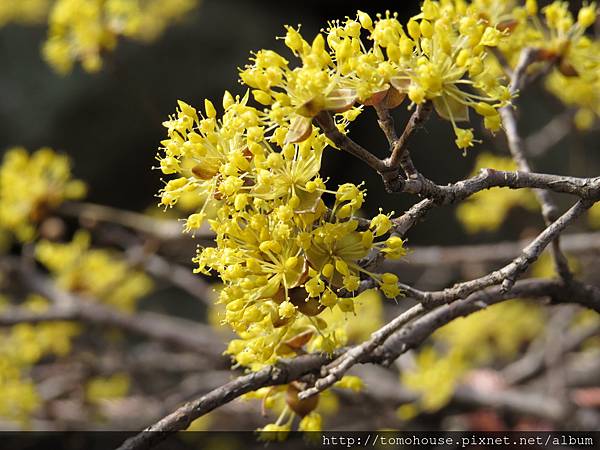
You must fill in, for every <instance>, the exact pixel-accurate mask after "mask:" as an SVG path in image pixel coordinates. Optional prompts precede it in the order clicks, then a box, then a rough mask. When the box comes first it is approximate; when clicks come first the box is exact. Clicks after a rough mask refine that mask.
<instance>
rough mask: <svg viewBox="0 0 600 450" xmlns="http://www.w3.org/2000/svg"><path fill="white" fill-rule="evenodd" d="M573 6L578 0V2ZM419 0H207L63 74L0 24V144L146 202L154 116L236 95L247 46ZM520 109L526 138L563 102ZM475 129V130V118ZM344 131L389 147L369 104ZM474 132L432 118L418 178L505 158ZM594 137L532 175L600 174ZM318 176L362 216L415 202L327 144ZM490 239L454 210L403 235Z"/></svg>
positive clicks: (423, 240)
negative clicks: (360, 201)
mask: <svg viewBox="0 0 600 450" xmlns="http://www.w3.org/2000/svg"><path fill="white" fill-rule="evenodd" d="M3 1H6V0H3ZM9 1H18V0H9ZM571 3H573V5H574V6H575V3H576V2H571ZM418 5H419V2H418V1H414V0H411V1H396V2H389V1H369V2H366V1H364V0H363V1H358V0H356V1H347V0H346V1H340V0H328V1H304V2H275V1H257V0H254V1H248V0H243V1H242V0H237V1H236V0H204V1H203V2H202V3H201V5H200V7H199V8H198V9H197V10H196V11H195V12H194V13H193V14H190V15H189V16H188V17H186V18H185V20H183V21H182V22H181V23H178V24H175V25H173V26H171V27H170V28H169V29H168V30H167V32H166V33H165V34H164V35H163V36H162V37H161V38H159V39H158V41H156V42H155V43H153V44H150V45H144V44H139V43H136V42H133V41H130V40H120V41H119V45H118V47H117V50H116V51H115V52H114V53H111V54H109V55H107V57H106V59H105V64H104V68H103V70H102V71H101V72H100V73H98V74H88V73H85V72H84V71H83V70H82V69H80V68H76V69H75V70H74V71H73V73H71V74H70V75H67V76H64V77H62V76H60V75H57V74H55V73H54V72H53V71H52V69H51V68H50V67H49V66H47V65H46V63H45V62H44V61H43V60H42V59H41V56H40V47H41V45H42V43H43V41H44V39H45V34H46V29H45V27H44V26H39V27H22V26H17V25H11V26H7V27H5V28H3V29H0V61H1V62H0V151H2V152H4V151H5V150H6V149H7V148H10V147H11V146H14V145H23V146H25V147H26V148H27V149H28V150H30V151H32V150H35V149H37V148H39V147H41V146H44V145H48V146H51V147H53V148H55V149H57V150H60V151H63V152H66V153H68V154H69V155H71V157H72V159H73V161H74V167H75V169H74V171H75V174H76V176H78V177H80V178H83V179H84V180H86V181H87V182H88V183H89V185H90V196H89V200H90V201H93V202H99V203H104V204H108V205H112V206H116V207H120V208H126V209H131V210H143V209H145V208H147V207H148V206H149V205H153V204H156V203H157V199H156V198H155V197H154V196H155V194H156V192H157V191H158V189H159V188H160V186H161V182H160V177H161V174H160V172H159V171H156V170H151V169H150V168H151V167H152V166H153V165H154V164H156V161H155V154H156V149H157V147H158V144H159V141H160V140H161V139H163V138H164V136H165V132H164V128H163V127H162V126H161V122H162V121H163V120H166V119H167V116H168V115H169V114H171V113H173V112H174V110H175V107H176V100H177V99H182V100H184V101H186V102H188V103H190V104H192V105H195V106H197V107H201V106H202V104H203V99H204V98H210V99H213V101H214V103H215V104H216V105H220V99H221V98H222V94H223V92H224V90H226V89H227V90H230V91H231V92H232V93H234V94H235V93H243V92H244V90H245V88H244V87H242V86H241V85H240V84H239V83H238V81H237V73H238V71H237V68H238V67H242V66H243V65H244V64H246V62H247V59H248V56H249V52H250V51H251V50H257V49H260V48H273V49H278V50H281V51H283V52H286V50H287V49H284V48H283V44H282V42H281V41H277V40H276V39H275V36H283V35H284V34H285V31H284V29H283V25H284V24H290V25H296V24H302V32H303V34H304V36H305V38H306V39H307V40H309V41H310V40H311V39H312V37H313V36H314V34H315V33H316V32H318V30H319V29H320V28H321V27H324V26H326V23H327V20H328V19H333V18H340V19H343V18H344V17H345V16H352V17H354V16H355V13H356V10H357V9H363V10H365V11H368V12H369V13H371V14H374V13H376V12H384V11H385V9H386V8H392V9H393V10H394V11H397V12H398V13H399V14H400V17H401V19H406V18H407V17H409V16H410V15H412V14H415V13H416V12H417V11H418ZM285 54H287V53H285ZM521 106H522V110H521V119H522V120H521V127H522V130H523V134H524V135H527V134H528V133H530V132H533V131H535V130H536V129H538V128H539V127H540V126H542V125H543V124H545V123H546V122H547V121H548V120H550V119H551V117H552V116H553V115H554V114H556V113H557V112H559V111H561V110H562V109H563V107H562V106H561V105H560V104H559V103H558V102H557V101H556V100H555V99H553V98H552V97H550V96H549V95H548V94H546V93H544V91H543V90H541V89H539V88H538V89H534V90H532V91H529V92H527V93H526V94H525V95H524V97H523V99H522V102H521ZM395 114H396V116H397V119H398V121H397V124H398V126H400V125H401V124H402V123H403V122H404V121H406V119H407V117H408V116H407V112H406V107H405V105H402V106H401V107H400V108H399V109H398V111H396V113H395ZM473 126H474V127H475V128H476V130H477V129H478V128H479V124H477V123H474V124H473ZM352 133H353V134H352V136H353V137H354V138H355V139H356V140H357V141H358V142H360V143H362V144H363V145H365V146H366V147H367V148H369V149H371V150H372V151H373V152H374V153H377V154H379V155H383V154H384V152H385V151H386V148H387V146H386V143H385V141H384V138H383V135H382V133H381V132H380V131H379V129H378V127H377V125H376V123H375V121H374V114H373V113H372V112H371V111H368V112H367V113H365V114H363V115H362V116H361V117H360V119H359V120H358V121H357V122H355V124H354V125H353V127H352ZM478 133H479V136H478V137H481V136H482V135H483V136H485V138H484V143H483V144H480V145H478V146H476V147H475V148H473V149H471V151H470V152H469V154H468V155H467V156H465V157H463V156H462V155H461V153H460V151H459V150H458V149H457V148H456V147H455V146H454V143H453V140H454V135H453V133H452V128H451V126H450V124H449V123H447V122H442V121H440V120H439V119H437V118H434V119H433V120H430V123H429V124H428V126H427V128H426V130H424V131H422V132H420V133H419V134H418V135H417V136H415V137H414V138H413V143H412V152H413V158H414V160H415V164H416V165H417V167H418V168H419V169H420V170H421V171H422V172H423V173H424V174H425V175H426V176H428V177H430V178H432V179H434V180H435V181H437V182H438V183H447V182H450V181H453V180H457V179H459V178H462V177H465V176H466V175H467V174H468V173H469V172H470V170H471V168H472V166H473V161H474V158H475V157H476V155H477V154H478V152H481V151H483V150H492V151H496V152H498V153H501V154H502V153H503V154H506V147H505V143H504V140H503V139H502V137H501V136H499V137H497V138H496V139H492V138H491V136H489V135H485V132H484V131H478ZM597 137H598V136H597V134H596V135H594V134H587V135H575V136H572V137H569V138H568V139H566V140H563V141H562V143H561V144H560V145H558V146H556V148H554V149H553V150H552V151H551V152H549V153H547V154H546V155H544V157H543V158H542V159H541V160H534V161H533V166H534V168H535V169H536V170H537V171H547V172H556V173H564V174H570V175H579V176H585V175H597V173H598V172H599V170H598V168H599V167H600V155H599V154H598V152H597V151H592V149H594V148H595V149H597V147H598V146H597ZM585 149H587V150H585ZM323 173H324V175H325V176H329V177H331V182H330V185H333V186H335V185H337V184H338V183H343V182H346V181H352V182H356V183H358V182H360V181H363V180H365V181H366V182H367V186H368V192H369V197H368V202H367V204H366V208H365V213H366V214H373V213H375V212H376V211H377V210H378V208H379V207H383V209H384V210H385V211H391V210H395V211H396V212H397V213H398V212H401V211H403V210H404V209H406V208H407V207H408V206H409V205H410V204H412V203H413V202H414V201H415V200H416V199H415V198H414V197H412V196H409V195H389V194H386V193H385V191H384V190H383V187H382V183H381V181H380V179H379V178H378V177H377V176H375V175H373V174H371V173H369V171H368V169H367V168H366V166H365V165H363V164H362V163H361V162H360V161H357V160H354V159H353V158H352V157H350V156H348V155H345V154H341V153H339V152H337V151H335V150H330V151H328V152H326V154H325V158H324V170H323ZM524 221H525V222H527V224H529V223H531V224H532V225H534V226H541V225H542V223H541V220H540V219H539V217H538V216H537V215H536V214H534V213H527V212H525V211H520V210H519V211H516V212H515V213H514V214H512V217H511V218H510V220H509V221H508V223H507V224H505V225H504V226H503V229H502V230H500V232H499V234H500V235H501V237H502V238H506V239H509V238H515V237H518V236H519V232H520V230H522V229H523V227H524ZM440 224H442V225H441V226H440ZM492 237H494V238H498V236H491V235H486V234H480V235H477V236H465V234H464V233H463V231H462V229H461V227H460V225H459V224H458V223H457V222H456V220H455V219H454V211H453V208H450V207H447V208H441V209H439V210H436V211H434V212H433V213H432V214H431V216H430V217H429V220H428V221H426V222H424V223H422V224H421V225H420V226H419V227H417V228H416V229H415V230H414V232H412V234H411V235H410V240H411V243H413V244H414V243H419V244H429V245H431V244H449V243H453V242H461V243H467V242H469V241H471V242H475V241H483V240H490V239H491V238H492Z"/></svg>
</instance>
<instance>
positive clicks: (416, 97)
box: [240, 0, 511, 149]
mask: <svg viewBox="0 0 600 450" xmlns="http://www.w3.org/2000/svg"><path fill="white" fill-rule="evenodd" d="M459 3H460V2H459ZM505 39H507V33H505V32H503V31H500V30H498V29H497V28H496V27H494V26H490V25H489V24H488V23H487V22H486V21H483V20H481V18H480V16H479V13H478V11H476V10H471V9H465V8H461V7H460V6H459V5H454V3H453V2H433V1H429V0H428V1H425V2H424V3H423V5H422V9H421V13H420V14H418V15H416V16H414V17H413V18H412V19H410V21H409V22H408V23H407V24H405V25H402V24H401V23H400V22H399V21H398V20H397V17H396V15H391V14H390V13H389V12H388V13H386V15H385V16H381V15H378V16H377V17H376V18H375V19H372V18H371V17H370V16H369V15H368V14H366V13H364V12H359V13H358V14H357V17H356V18H355V19H347V20H345V21H344V22H338V21H334V22H330V24H329V27H328V28H327V30H325V31H324V32H323V33H321V34H318V35H317V36H316V37H315V38H314V39H313V40H312V42H311V43H309V42H307V41H306V40H305V39H304V38H303V36H302V35H301V34H300V31H299V29H296V28H293V27H287V33H286V35H285V39H284V42H285V44H286V45H287V47H289V49H290V50H291V51H292V53H293V54H294V55H295V56H296V57H298V58H299V59H300V64H297V63H296V62H294V63H290V62H288V60H287V59H285V58H284V57H283V56H281V55H279V54H277V53H275V52H273V51H271V50H260V51H258V52H256V53H255V54H254V55H253V57H252V61H251V64H249V65H248V66H246V68H245V69H244V70H242V72H241V74H240V77H241V80H242V82H243V83H244V84H246V85H248V86H250V87H251V88H252V89H253V91H252V93H253V95H254V98H255V99H256V101H258V102H259V103H261V104H262V105H265V106H269V110H268V121H267V123H269V124H270V125H272V126H277V127H281V128H283V130H284V131H285V133H283V132H281V135H282V136H283V135H285V142H301V141H303V140H304V139H307V138H308V137H309V136H310V134H311V127H312V119H313V118H314V117H315V116H317V115H318V114H319V113H320V112H321V111H329V112H332V113H338V114H339V116H338V117H339V118H338V124H339V127H340V128H341V129H345V128H346V126H347V124H348V123H349V122H350V121H352V120H354V119H355V118H356V116H357V115H358V114H359V113H360V112H361V110H362V108H361V107H360V106H358V107H357V106H355V105H367V106H369V105H381V106H385V107H386V108H395V107H397V106H399V105H401V104H402V103H403V101H404V100H405V98H408V100H407V101H406V102H407V104H408V106H409V108H410V107H413V106H414V105H419V104H422V103H424V102H427V101H430V102H432V103H433V106H434V108H435V110H436V111H437V113H438V114H439V115H440V117H442V118H443V119H446V120H449V121H450V122H451V123H452V126H453V129H454V131H455V134H456V145H457V146H458V147H459V148H461V149H467V148H468V147H470V146H472V145H473V143H474V142H475V139H474V135H473V131H472V129H470V128H461V127H460V126H459V123H461V122H468V121H469V112H470V111H474V112H476V113H477V114H478V115H479V116H481V117H483V118H484V124H485V126H486V127H487V128H489V129H490V130H491V131H497V130H498V129H499V128H500V117H499V114H498V108H500V107H502V106H505V105H507V104H508V103H509V102H510V100H511V95H510V94H509V91H508V89H507V87H506V79H505V78H503V77H501V76H499V75H498V74H497V73H496V71H495V70H493V69H488V68H487V67H486V64H485V61H486V59H487V58H488V52H487V50H489V49H491V48H496V47H497V46H498V45H500V44H501V43H502V42H503V41H504V40H505Z"/></svg>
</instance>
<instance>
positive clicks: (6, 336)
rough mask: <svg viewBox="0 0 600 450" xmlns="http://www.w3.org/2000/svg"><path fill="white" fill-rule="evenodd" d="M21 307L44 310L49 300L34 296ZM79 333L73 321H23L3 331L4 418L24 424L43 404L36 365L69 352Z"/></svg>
mask: <svg viewBox="0 0 600 450" xmlns="http://www.w3.org/2000/svg"><path fill="white" fill-rule="evenodd" d="M2 303H3V305H2V306H4V302H2ZM21 306H22V307H23V308H25V309H28V310H31V311H34V312H43V311H44V310H45V309H46V308H47V307H48V302H47V301H46V300H45V299H43V298H41V297H39V296H36V295H31V296H30V297H28V298H27V299H26V300H25V301H24V302H23V304H22V305H21ZM0 309H1V307H0ZM78 332H79V327H78V326H77V325H76V324H73V323H69V322H53V323H41V324H35V325H32V324H28V323H23V324H19V325H15V326H13V327H10V328H9V329H7V330H5V331H1V332H0V417H3V418H6V419H9V420H13V421H17V422H21V423H25V422H26V421H27V420H28V419H29V417H30V416H31V414H32V413H34V412H35V410H36V409H37V408H38V407H39V405H40V399H39V396H38V393H37V390H36V387H35V383H34V381H33V380H32V379H31V377H30V371H31V368H32V366H33V365H35V364H36V363H37V362H38V361H40V360H41V358H43V357H47V356H51V355H54V356H56V357H61V356H65V355H67V354H68V353H69V352H70V351H71V339H72V338H73V337H74V336H75V335H76V334H77V333H78Z"/></svg>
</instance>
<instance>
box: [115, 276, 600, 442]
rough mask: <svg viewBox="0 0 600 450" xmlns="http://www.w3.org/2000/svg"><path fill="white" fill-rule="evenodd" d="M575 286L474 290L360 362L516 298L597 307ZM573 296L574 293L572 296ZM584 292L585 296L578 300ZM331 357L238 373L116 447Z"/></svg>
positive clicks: (151, 437) (536, 283)
mask: <svg viewBox="0 0 600 450" xmlns="http://www.w3.org/2000/svg"><path fill="white" fill-rule="evenodd" d="M589 288H590V287H588V286H579V287H577V289H575V291H576V292H573V291H572V289H573V287H572V286H569V287H567V286H565V285H563V284H562V283H560V282H559V281H555V280H540V279H531V280H523V281H519V282H517V283H516V284H515V285H514V286H513V287H512V289H511V291H510V292H505V291H502V290H501V289H500V288H499V287H494V288H490V289H487V290H483V291H480V292H477V293H474V294H472V295H471V296H469V297H468V298H466V299H464V300H461V301H459V302H456V303H454V304H452V305H444V306H442V307H440V308H437V309H436V310H434V311H431V312H429V313H427V314H425V315H424V316H422V317H421V318H418V319H416V320H414V321H411V323H409V324H407V325H405V326H403V327H401V328H400V329H399V330H397V331H396V332H394V333H393V334H392V335H391V336H390V337H389V338H388V339H387V340H386V341H385V343H384V344H383V345H381V346H379V347H377V348H375V349H374V350H373V351H372V352H371V353H369V354H365V355H363V358H362V359H361V360H360V361H358V362H360V363H368V362H372V363H377V364H389V363H390V362H391V361H393V360H394V359H396V358H397V357H398V356H399V355H400V354H401V353H403V352H405V351H407V350H408V349H410V348H412V347H414V346H415V345H417V344H419V343H420V342H422V341H423V340H424V339H425V338H427V337H428V336H429V335H430V334H431V333H432V332H433V331H435V330H436V329H438V328H440V327H441V326H443V325H445V324H446V323H448V322H450V321H451V320H453V319H455V318H457V317H460V316H466V315H469V314H472V313H474V312H476V311H479V310H481V309H484V308H486V307H487V306H489V305H491V304H494V303H498V302H501V301H504V300H508V299H510V298H514V297H546V296H552V297H556V298H557V299H559V300H562V301H580V302H581V303H582V304H584V305H585V306H593V307H594V308H595V309H596V310H597V311H600V290H598V291H596V290H595V289H591V290H590V289H589ZM574 294H575V295H574ZM577 294H584V295H586V298H579V297H578V296H577ZM328 361H330V358H328V357H327V356H324V355H320V354H309V355H303V356H299V357H297V358H294V359H291V360H281V361H279V362H278V363H277V364H275V365H274V366H268V367H265V368H264V369H261V370H259V371H257V372H253V373H250V374H248V375H245V376H242V377H239V378H237V379H235V380H233V381H230V382H229V383H226V384H224V385H223V386H221V387H219V388H217V389H215V390H213V391H211V392H209V393H208V394H206V395H204V396H203V397H201V398H199V399H197V400H194V401H191V402H189V403H186V404H185V405H183V406H182V407H180V408H179V409H178V410H176V411H175V412H173V413H171V414H170V415H168V416H167V417H165V418H163V419H161V420H160V421H158V422H157V423H155V424H154V425H152V426H150V427H148V428H146V429H145V430H144V431H143V432H141V433H139V434H138V435H136V436H134V437H133V438H130V439H128V440H127V441H126V442H125V443H124V444H123V445H122V446H121V447H119V449H118V450H143V449H148V448H150V447H152V446H153V445H155V444H157V443H158V442H160V441H162V440H164V439H166V438H167V437H168V436H169V435H171V434H173V433H175V432H177V431H179V430H182V429H185V428H187V427H188V426H189V424H190V423H191V422H192V421H193V420H195V419H197V418H198V417H200V416H202V415H204V414H206V413H208V412H210V411H212V410H213V409H215V408H217V407H219V406H221V405H224V404H226V403H228V402H230V401H232V400H234V399H235V398H238V397H240V396H241V395H243V394H245V393H247V392H251V391H254V390H257V389H260V388H261V387H265V386H275V385H281V384H287V383H289V382H291V381H294V380H297V379H300V378H302V377H303V376H305V375H307V374H311V373H317V372H318V371H319V370H320V368H321V366H322V365H323V364H326V363H327V362H328Z"/></svg>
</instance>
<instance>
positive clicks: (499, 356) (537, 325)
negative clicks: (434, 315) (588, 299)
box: [398, 300, 545, 420]
mask: <svg viewBox="0 0 600 450" xmlns="http://www.w3.org/2000/svg"><path fill="white" fill-rule="evenodd" d="M544 319H545V318H544V315H543V314H542V310H541V308H540V307H539V306H538V305H534V304H530V303H527V302H525V301H523V300H512V301H509V302H505V303H500V304H498V305H494V306H492V307H489V308H487V309H485V310H483V311H480V312H477V313H475V314H472V315H470V316H469V317H466V318H460V319H457V320H455V321H453V322H451V323H449V324H448V325H446V326H444V327H442V328H440V329H439V330H438V331H436V332H435V333H434V335H433V340H432V344H431V345H430V346H426V347H424V348H423V349H422V350H420V351H419V353H418V354H417V355H416V358H415V359H414V361H413V366H412V367H411V368H409V369H408V370H406V371H404V372H403V373H402V375H401V380H402V384H403V385H404V386H406V387H407V388H409V389H411V390H413V391H414V392H416V393H418V394H419V399H418V400H417V401H416V402H415V403H411V404H407V405H403V406H401V407H400V408H399V410H398V415H399V417H400V418H401V419H403V420H409V419H411V418H412V417H413V416H414V415H415V414H418V413H420V412H421V411H424V412H434V411H437V410H439V409H440V408H442V407H443V406H445V405H446V404H447V403H448V402H449V401H450V399H451V398H452V394H453V393H454V390H455V388H456V387H457V386H458V384H459V383H460V382H461V380H462V378H463V377H464V375H465V374H466V373H467V372H469V371H470V370H473V369H476V368H477V367H482V366H484V365H485V364H489V363H490V362H491V361H496V360H500V361H503V360H504V361H509V360H511V359H513V358H515V357H516V356H517V355H518V354H519V352H520V351H521V349H522V348H523V345H524V344H526V343H528V342H531V340H533V339H534V338H535V337H536V336H538V335H539V334H540V333H541V332H542V331H543V327H544ZM507 323H510V324H511V326H510V328H509V329H507V327H506V326H505V325H506V324H507Z"/></svg>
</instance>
